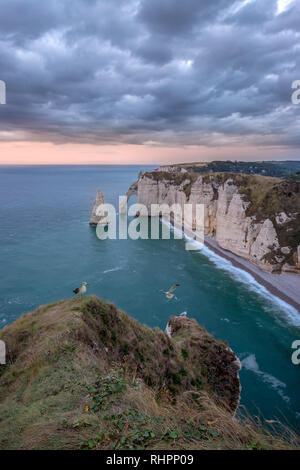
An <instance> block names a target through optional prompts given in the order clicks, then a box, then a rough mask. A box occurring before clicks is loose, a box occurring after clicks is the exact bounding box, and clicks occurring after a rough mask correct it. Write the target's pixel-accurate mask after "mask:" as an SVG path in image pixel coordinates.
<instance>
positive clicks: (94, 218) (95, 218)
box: [90, 188, 109, 225]
mask: <svg viewBox="0 0 300 470" xmlns="http://www.w3.org/2000/svg"><path fill="white" fill-rule="evenodd" d="M102 204H105V202H104V196H103V193H102V191H101V189H100V188H99V189H98V191H97V196H96V199H95V201H94V206H93V210H92V215H91V219H90V225H97V224H103V225H107V224H108V223H109V219H108V216H107V215H99V213H98V209H99V207H100V206H101V205H102Z"/></svg>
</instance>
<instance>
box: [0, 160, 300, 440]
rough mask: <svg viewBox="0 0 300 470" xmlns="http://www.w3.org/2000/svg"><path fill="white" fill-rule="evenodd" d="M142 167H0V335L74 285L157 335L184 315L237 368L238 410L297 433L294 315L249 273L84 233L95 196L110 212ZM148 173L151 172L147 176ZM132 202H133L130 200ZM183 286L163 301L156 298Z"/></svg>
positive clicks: (299, 402) (214, 259)
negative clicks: (226, 348) (235, 360)
mask: <svg viewBox="0 0 300 470" xmlns="http://www.w3.org/2000/svg"><path fill="white" fill-rule="evenodd" d="M145 169H146V167H141V166H27V167H25V166H24V167H22V166H2V167H0V243H1V252H0V253H1V254H0V269H1V281H0V328H2V327H4V326H5V325H7V324H9V323H11V322H13V321H14V320H15V319H16V318H17V317H19V316H20V315H21V314H22V313H24V312H29V311H31V310H33V309H34V308H36V307H37V306H38V305H40V304H45V303H48V302H52V301H55V300H58V299H62V298H70V297H71V296H72V290H73V288H74V287H77V286H78V285H79V284H80V283H81V281H87V282H89V284H90V287H89V293H91V294H96V295H98V296H100V297H103V298H104V299H107V300H110V301H113V302H114V303H115V304H116V305H117V306H118V307H119V308H122V309H123V310H125V311H127V312H128V313H129V314H130V315H132V316H133V317H135V318H136V319H137V320H139V321H141V322H143V323H146V324H148V325H150V326H159V327H160V328H163V329H164V328H165V326H166V323H167V321H168V318H169V317H170V315H173V314H179V313H181V312H182V311H187V312H188V315H189V316H191V317H194V318H196V319H197V320H198V322H199V323H200V324H201V325H203V326H204V327H205V328H206V329H207V330H208V331H209V332H210V333H212V334H213V335H214V336H216V337H217V338H221V339H225V340H227V341H228V343H229V345H230V347H231V348H232V349H233V350H234V351H235V353H236V354H237V355H238V357H239V358H240V360H241V361H242V364H243V368H242V370H241V372H240V377H241V383H242V395H241V405H244V406H246V407H247V409H248V411H249V412H250V413H252V414H255V415H260V416H263V417H264V418H266V419H276V418H279V419H280V420H281V421H285V422H288V423H289V424H290V425H291V426H293V427H294V428H296V429H297V430H298V432H300V365H299V366H296V365H293V364H292V362H291V354H292V349H291V344H292V342H293V341H294V340H295V339H300V315H299V314H298V313H297V312H296V311H295V310H294V309H293V308H292V307H290V306H289V305H287V304H286V303H284V302H282V301H280V300H279V299H277V298H276V297H273V296H272V295H271V294H269V293H268V291H267V290H266V289H265V288H264V287H262V286H260V285H259V284H258V283H257V282H256V281H255V280H254V279H253V278H252V277H251V276H250V275H249V274H248V273H245V272H244V271H241V270H239V269H237V268H234V267H233V266H232V265H231V263H230V262H228V261H226V260H224V259H222V258H220V257H219V256H217V255H215V254H214V253H212V252H211V251H210V250H208V249H207V248H204V249H203V250H202V251H201V252H200V251H186V250H185V241H184V240H174V239H170V240H136V241H134V240H105V241H101V240H99V239H98V238H97V236H96V231H95V228H93V227H90V226H89V225H88V221H89V218H90V213H91V209H92V205H93V200H94V199H95V196H96V191H97V188H98V187H101V189H102V191H103V193H104V196H105V200H106V202H109V203H113V204H116V202H117V200H118V196H119V195H123V194H125V192H126V191H127V189H128V187H129V185H130V184H131V183H132V182H133V181H135V180H136V179H137V176H138V172H139V171H141V170H145ZM147 169H150V167H147ZM132 202H134V201H132ZM176 282H177V283H179V284H180V285H181V286H180V287H179V288H178V289H177V291H176V297H177V298H176V299H172V300H171V301H167V300H166V299H165V298H164V296H162V294H160V293H157V292H156V289H165V288H168V287H170V286H171V285H172V284H174V283H176Z"/></svg>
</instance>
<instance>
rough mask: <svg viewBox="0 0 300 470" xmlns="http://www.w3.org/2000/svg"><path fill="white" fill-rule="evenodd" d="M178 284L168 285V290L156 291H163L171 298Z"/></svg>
mask: <svg viewBox="0 0 300 470" xmlns="http://www.w3.org/2000/svg"><path fill="white" fill-rule="evenodd" d="M179 286H180V284H174V286H172V287H170V289H169V290H161V289H160V290H158V291H157V292H163V293H164V294H165V296H166V297H167V299H169V300H170V299H173V297H174V295H175V294H173V291H174V290H175V289H176V287H179Z"/></svg>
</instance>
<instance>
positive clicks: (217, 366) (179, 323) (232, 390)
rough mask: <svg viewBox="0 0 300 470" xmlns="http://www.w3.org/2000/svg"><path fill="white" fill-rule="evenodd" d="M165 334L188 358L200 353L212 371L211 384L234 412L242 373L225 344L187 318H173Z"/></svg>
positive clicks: (210, 373) (205, 366)
mask: <svg viewBox="0 0 300 470" xmlns="http://www.w3.org/2000/svg"><path fill="white" fill-rule="evenodd" d="M165 331H166V334H167V335H168V336H169V338H172V339H173V340H174V341H176V343H177V345H178V346H179V347H180V348H181V350H184V351H186V353H187V354H186V355H187V358H186V360H187V361H188V358H189V357H190V356H191V352H192V351H193V354H195V352H196V351H197V354H199V357H201V362H202V367H203V369H206V368H207V370H209V379H208V382H209V381H210V380H212V383H211V385H213V384H214V385H213V387H217V388H218V392H217V393H218V395H219V396H221V397H222V398H223V400H225V401H226V404H227V406H228V407H229V409H230V410H231V411H232V412H235V411H236V409H237V407H238V404H239V401H240V390H241V387H240V379H239V370H240V369H241V362H240V360H239V359H238V357H237V356H236V355H235V354H234V352H233V351H232V350H231V349H230V348H229V347H228V345H227V344H226V343H224V342H220V341H218V342H217V341H215V340H214V339H213V337H212V336H210V335H209V334H208V333H207V331H206V330H205V329H204V328H202V327H201V326H200V325H199V324H198V323H197V321H196V320H194V319H192V318H187V317H186V316H173V317H171V318H170V320H169V321H168V324H167V326H166V330H165Z"/></svg>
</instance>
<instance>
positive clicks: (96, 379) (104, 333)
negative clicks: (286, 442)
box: [0, 296, 251, 450]
mask: <svg viewBox="0 0 300 470" xmlns="http://www.w3.org/2000/svg"><path fill="white" fill-rule="evenodd" d="M169 323H170V325H171V331H172V334H171V337H168V336H167V334H166V333H164V332H163V331H162V330H160V329H159V328H150V327H148V326H146V325H142V324H140V323H139V322H137V321H136V320H134V319H133V318H131V317H130V316H128V315H127V314H126V313H125V312H123V311H120V310H118V309H117V308H116V307H115V305H114V304H111V303H108V302H105V301H103V300H101V299H98V298H97V297H93V296H86V297H85V298H82V299H79V298H73V299H71V300H64V301H59V302H55V303H52V304H49V305H44V306H41V307H39V308H38V309H37V310H35V311H34V312H31V313H29V314H26V315H23V316H22V317H20V318H19V319H17V320H16V322H14V323H13V324H11V325H9V326H7V327H5V328H4V329H3V330H0V340H1V341H5V344H6V346H7V355H6V363H7V364H6V365H5V366H0V377H1V387H0V423H1V426H0V449H56V450H57V449H63V448H66V449H76V448H77V449H78V448H79V447H80V446H81V445H82V444H81V443H82V442H92V441H93V440H94V439H97V440H96V441H95V442H96V443H97V449H99V450H105V449H107V448H108V447H107V446H108V445H109V448H111V446H112V444H114V448H115V447H116V445H117V444H118V447H117V449H127V450H128V446H127V442H130V448H134V449H135V448H136V447H135V445H136V446H139V448H140V446H141V439H138V441H137V442H135V440H134V439H132V436H135V435H136V434H137V431H136V429H137V426H141V428H140V431H139V434H138V435H140V436H142V438H144V436H146V437H148V436H149V437H151V439H148V440H147V446H148V448H154V449H157V448H158V446H159V445H161V442H164V440H165V435H166V428H167V427H170V429H176V430H177V429H178V430H179V432H180V433H181V434H180V440H181V441H182V445H181V447H182V448H185V446H186V445H188V444H190V442H189V441H190V434H187V433H188V430H189V429H191V427H190V426H191V422H190V420H193V419H195V417H197V419H198V420H199V425H198V426H201V427H202V428H203V424H205V426H211V425H212V426H213V422H214V421H215V420H217V416H218V420H219V419H222V423H223V422H224V419H225V418H226V419H227V420H228V422H229V423H230V424H229V427H230V432H231V426H232V424H231V423H232V417H233V414H234V412H235V409H236V407H237V405H238V400H239V390H240V380H239V377H238V371H239V367H240V366H239V363H238V362H237V360H236V356H235V355H234V353H233V352H232V351H231V350H230V348H229V347H228V344H227V343H226V342H224V341H220V340H218V339H215V338H214V337H213V336H212V335H210V334H209V333H208V332H207V331H206V330H205V328H203V327H201V326H200V325H199V324H198V323H197V321H196V320H194V319H191V318H183V317H172V318H171V319H170V322H169ZM29 379H30V380H29ZM40 410H42V412H41V411H40ZM217 410H220V411H219V412H218V415H216V414H215V413H216V411H217ZM212 413H213V414H212ZM12 416H13V419H12ZM162 417H163V418H162ZM141 418H142V419H141ZM161 418H162V421H160V420H161ZM186 421H187V422H186ZM159 422H161V424H160V426H159V427H157V424H158V423H159ZM197 422H198V421H197ZM208 422H211V424H209V423H208ZM155 423H156V427H155V429H154V428H153V426H154V425H155ZM169 423H171V424H169ZM171 425H172V427H171ZM194 426H196V423H195V424H194ZM49 429H50V431H51V432H50V431H49ZM107 429H108V431H106V430H107ZM204 429H205V430H206V427H205V428H204ZM98 430H99V431H98ZM104 430H105V434H104V438H103V439H101V438H100V439H99V438H97V434H98V432H99V433H102V431H104ZM146 430H147V433H148V434H145V431H146ZM149 430H151V436H150V433H149ZM152 431H153V432H152ZM208 431H209V429H208ZM243 432H244V431H243ZM186 434H187V436H186ZM122 436H124V438H123V439H121V438H122ZM176 436H177V434H176ZM185 437H186V440H185ZM208 437H211V438H213V437H214V438H216V439H218V441H219V445H218V447H219V446H220V445H221V442H222V441H223V438H222V437H221V436H219V432H217V433H216V434H215V435H213V434H212V433H210V432H209V433H208V434H205V436H204V438H203V437H202V434H201V436H200V441H201V442H202V441H203V439H205V441H206V440H207V439H208ZM120 439H121V440H120ZM128 439H130V441H128ZM178 439H179V435H178ZM167 442H168V441H166V443H167ZM172 442H173V438H172ZM197 442H198V441H197V440H195V443H193V445H194V446H196V445H197ZM249 442H251V440H250V436H249ZM247 443H248V440H247V442H246V444H247ZM121 444H122V446H121ZM213 444H214V446H215V447H216V446H217V444H218V442H217V441H214V442H213ZM164 445H165V443H164ZM199 445H200V444H199ZM150 446H151V447H150ZM226 446H227V447H228V440H226ZM89 448H91V447H90V446H89ZM173 448H174V444H173ZM196 448H197V447H196ZM201 448H203V443H202V445H201Z"/></svg>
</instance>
